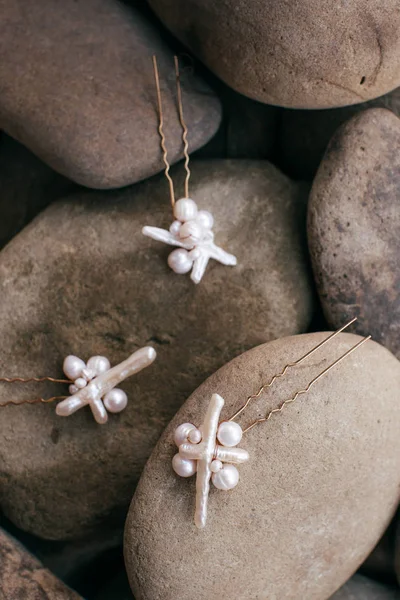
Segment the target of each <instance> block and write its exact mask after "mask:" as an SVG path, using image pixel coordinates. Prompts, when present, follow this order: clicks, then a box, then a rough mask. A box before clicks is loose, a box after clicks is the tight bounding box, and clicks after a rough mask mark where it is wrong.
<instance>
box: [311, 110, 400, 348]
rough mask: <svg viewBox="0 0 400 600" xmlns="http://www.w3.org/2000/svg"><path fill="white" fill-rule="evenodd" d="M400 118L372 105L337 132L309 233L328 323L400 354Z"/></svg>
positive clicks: (314, 194) (315, 192) (314, 198)
mask: <svg viewBox="0 0 400 600" xmlns="http://www.w3.org/2000/svg"><path fill="white" fill-rule="evenodd" d="M399 178H400V120H399V119H398V118H397V117H396V116H395V115H394V114H393V113H391V112H390V111H388V110H385V109H378V108H377V109H371V110H368V111H366V112H363V113H361V114H360V115H357V116H356V117H354V118H353V119H351V120H350V121H349V122H348V123H346V124H345V125H344V126H343V127H342V128H341V129H340V130H339V131H338V133H337V134H336V136H335V137H334V138H333V139H332V141H331V143H330V145H329V148H328V150H327V153H326V155H325V158H324V160H323V162H322V164H321V166H320V168H319V170H318V173H317V176H316V178H315V180H314V184H313V187H312V191H311V195H310V202H309V213H308V238H309V247H310V252H311V258H312V262H313V267H314V275H315V279H316V282H317V288H318V292H319V295H320V298H321V301H322V305H323V309H324V312H325V316H326V318H327V320H328V323H329V324H330V325H331V326H332V327H333V328H336V326H337V325H339V324H341V323H343V322H345V321H346V320H349V319H350V318H351V317H354V316H357V317H358V322H357V324H356V325H355V327H354V330H355V331H357V332H358V333H366V332H368V333H371V334H372V336H373V338H374V339H375V340H377V341H379V342H380V343H382V344H383V345H385V346H387V347H388V348H389V350H391V351H392V352H393V353H395V354H397V355H398V356H400V287H399V286H400V262H399V256H400V236H399V232H400V201H399V195H398V181H399Z"/></svg>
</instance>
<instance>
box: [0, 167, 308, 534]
mask: <svg viewBox="0 0 400 600" xmlns="http://www.w3.org/2000/svg"><path fill="white" fill-rule="evenodd" d="M172 174H173V177H174V179H175V180H176V184H177V190H182V178H181V179H180V181H178V179H177V171H176V169H175V170H173V171H172ZM180 175H182V172H180ZM191 182H192V183H191V195H192V196H193V198H195V200H196V201H197V202H198V204H199V206H200V207H201V208H204V209H210V210H211V211H212V212H213V214H214V217H215V221H216V224H215V234H216V242H217V243H218V244H219V245H221V246H222V247H224V248H226V249H227V250H228V251H229V252H232V253H233V254H235V255H236V256H237V257H238V261H239V265H238V266H237V267H235V268H231V267H225V266H223V265H220V264H218V263H216V262H215V261H212V262H210V264H209V266H208V268H207V272H206V274H205V276H204V278H203V280H202V282H201V283H200V284H199V285H198V286H195V285H194V284H193V283H192V281H191V280H190V278H189V276H179V275H176V274H174V273H173V272H172V271H170V269H169V268H168V266H167V256H168V253H169V252H170V250H171V249H170V248H168V247H167V246H165V245H164V244H161V243H158V242H155V241H153V240H151V239H149V238H146V237H144V236H143V235H142V233H141V229H142V227H143V226H144V225H157V226H160V227H168V226H169V224H170V223H171V220H172V218H171V209H170V206H169V198H168V185H167V182H166V180H165V178H164V177H158V178H154V179H153V180H151V181H148V182H144V183H142V184H140V185H137V186H134V187H131V188H128V189H126V190H122V191H120V192H114V193H107V192H97V193H94V192H93V193H83V194H81V195H75V196H70V197H69V198H66V199H65V200H63V201H61V202H59V203H56V204H54V205H52V206H51V207H49V208H48V209H46V211H44V212H43V213H42V214H41V215H40V216H39V217H38V218H36V220H35V221H34V222H33V223H32V224H31V225H30V226H28V227H27V228H26V229H25V230H23V232H22V233H21V234H20V235H19V236H17V237H16V238H14V240H13V241H12V242H11V243H10V244H9V245H8V246H7V247H6V248H5V249H4V250H3V252H2V253H1V254H0V289H1V295H2V300H1V308H0V335H1V339H2V343H1V345H0V366H1V372H0V375H8V376H12V375H19V376H29V375H38V374H39V375H40V374H44V375H53V376H57V375H60V374H61V366H62V361H63V359H64V357H65V356H66V355H68V354H71V353H73V354H76V355H78V356H80V357H82V358H84V359H87V358H88V357H89V356H92V355H93V354H103V355H106V356H108V358H109V359H110V360H111V363H112V364H115V363H116V362H119V361H120V360H122V359H123V358H125V357H126V356H127V355H129V354H131V353H132V352H133V351H134V350H135V349H136V348H138V347H140V346H144V345H146V344H153V345H154V346H155V347H156V348H157V351H158V359H157V360H156V362H155V363H154V364H153V365H152V366H151V367H149V368H148V369H147V370H145V371H143V372H141V373H140V374H138V375H137V376H134V377H132V378H131V379H129V380H127V381H126V384H124V388H125V390H126V391H127V393H128V396H129V398H130V402H129V405H128V408H127V409H126V410H125V411H124V412H123V413H121V414H120V415H112V416H111V417H110V419H109V422H108V424H107V425H105V426H100V425H97V424H96V423H95V422H94V421H93V417H92V415H91V413H90V410H86V409H83V410H80V411H79V412H78V413H76V414H75V415H73V416H71V417H68V418H61V417H57V416H56V415H55V407H54V406H51V405H46V406H44V405H42V406H23V407H14V406H11V407H7V408H3V409H1V419H0V465H1V468H0V502H1V507H2V509H3V511H4V513H5V514H6V515H7V516H8V517H9V518H10V519H11V520H12V521H13V522H15V523H16V524H17V525H18V526H19V527H21V528H22V529H25V530H27V531H30V532H33V533H35V534H37V535H39V536H42V537H45V538H50V539H67V538H78V537H79V538H80V537H83V536H85V535H89V534H90V533H92V532H93V531H94V530H95V531H97V529H98V528H100V527H101V528H102V530H105V529H106V528H107V527H110V528H112V527H114V528H116V527H118V526H122V522H123V520H124V518H125V515H126V510H127V507H128V505H129V502H130V500H131V498H132V493H133V491H134V488H135V484H136V482H137V480H138V477H139V475H140V473H141V470H142V467H143V465H144V464H145V462H146V460H147V458H148V456H149V454H150V452H151V450H152V448H153V447H154V444H155V443H156V441H157V439H158V437H159V435H160V434H161V432H162V431H163V429H164V427H165V425H166V424H167V423H168V422H169V420H170V419H171V418H172V416H173V415H174V414H175V412H176V410H177V409H178V408H179V407H180V406H181V404H182V402H183V401H184V399H185V398H186V397H187V396H188V395H189V394H190V393H191V392H192V391H193V390H194V389H195V388H196V386H197V385H199V384H200V383H201V382H202V381H203V380H204V378H205V377H207V376H208V375H210V373H212V372H213V371H215V369H217V368H218V367H220V366H221V365H223V364H224V363H225V362H226V361H227V360H230V359H231V358H233V357H234V356H236V355H238V354H240V353H241V352H243V351H244V350H247V349H248V348H250V347H253V346H254V345H257V344H259V343H262V342H264V341H266V340H271V339H274V338H276V337H279V336H282V335H289V334H291V333H298V332H301V331H305V330H306V329H307V327H308V325H309V322H310V318H311V315H312V312H313V305H314V297H313V291H312V285H311V280H310V274H309V270H308V258H307V255H306V247H305V246H306V245H305V239H304V232H303V230H304V229H305V194H304V190H301V189H300V188H299V186H297V185H294V184H293V183H292V182H290V181H289V180H288V179H287V178H286V177H285V176H283V175H282V174H281V173H280V172H279V171H278V170H277V169H275V168H274V167H273V166H271V165H270V164H269V163H267V162H264V161H239V160H238V161H204V162H198V163H196V162H194V161H193V163H192V178H191ZM64 389H65V388H63V387H61V389H60V388H57V390H55V388H54V387H51V388H49V387H48V386H43V387H42V388H40V393H42V394H43V395H44V396H48V395H53V393H55V392H56V391H57V393H64ZM38 393H39V388H37V387H32V388H29V389H27V388H19V387H18V386H13V387H12V388H10V387H7V385H4V384H3V385H1V386H0V403H1V402H5V401H7V400H8V399H10V397H12V398H13V399H14V400H21V399H23V398H25V399H26V398H31V397H32V396H33V395H34V396H35V397H36V395H37V394H38ZM100 524H101V525H100Z"/></svg>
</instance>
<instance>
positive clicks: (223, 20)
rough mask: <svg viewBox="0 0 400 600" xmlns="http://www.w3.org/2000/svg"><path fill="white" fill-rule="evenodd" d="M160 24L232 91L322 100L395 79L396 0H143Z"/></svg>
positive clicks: (351, 99) (399, 20)
mask: <svg viewBox="0 0 400 600" xmlns="http://www.w3.org/2000/svg"><path fill="white" fill-rule="evenodd" d="M150 5H151V6H152V8H153V9H154V10H155V11H156V13H157V15H158V16H159V17H160V18H161V20H162V21H163V22H164V23H165V25H166V26H167V27H168V28H169V29H170V30H171V31H172V32H173V33H174V34H175V35H176V36H177V37H178V38H179V39H180V40H181V41H182V42H183V43H184V44H185V45H186V46H188V47H189V48H190V49H191V50H192V51H193V53H194V54H196V55H197V56H198V57H199V58H200V59H201V60H202V61H203V62H204V63H205V64H206V65H207V66H208V67H209V68H210V69H211V70H212V71H214V72H215V73H216V74H217V75H218V76H219V77H220V78H221V79H223V80H224V81H225V82H226V83H227V84H228V85H230V86H231V87H233V88H234V89H236V90H237V91H239V92H241V93H243V94H246V95H247V96H250V97H251V98H254V99H256V100H261V101H263V102H267V103H269V104H277V105H280V106H288V107H292V108H293V107H295V108H329V107H333V106H345V105H347V104H356V103H359V102H363V101H366V100H369V99H371V98H376V97H377V96H381V95H382V94H385V93H386V92H388V91H390V90H392V89H394V88H395V87H397V86H398V85H399V84H400V73H399V68H398V55H399V51H400V38H399V36H398V29H399V26H400V13H399V10H398V3H397V1H396V0H386V1H385V2H381V1H380V0H369V1H368V4H367V6H366V4H365V2H364V0H353V2H342V3H341V5H340V10H338V6H337V4H335V3H332V2H331V1H330V0H298V1H297V2H295V3H294V2H292V1H291V0H248V1H247V2H245V3H243V2H242V3H240V4H238V2H237V0H225V1H224V2H215V0H192V1H191V2H190V8H189V6H188V4H187V2H185V1H184V0H150Z"/></svg>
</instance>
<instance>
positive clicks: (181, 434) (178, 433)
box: [174, 423, 197, 448]
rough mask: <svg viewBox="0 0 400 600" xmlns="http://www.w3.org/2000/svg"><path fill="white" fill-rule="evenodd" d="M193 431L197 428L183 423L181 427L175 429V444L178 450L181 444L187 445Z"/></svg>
mask: <svg viewBox="0 0 400 600" xmlns="http://www.w3.org/2000/svg"><path fill="white" fill-rule="evenodd" d="M193 429H197V428H196V427H195V426H194V425H192V424H191V423H182V425H179V427H177V428H176V429H175V433H174V442H175V444H176V445H177V446H178V448H179V446H180V445H181V444H185V443H186V442H187V441H188V438H189V433H190V432H191V431H192V430H193Z"/></svg>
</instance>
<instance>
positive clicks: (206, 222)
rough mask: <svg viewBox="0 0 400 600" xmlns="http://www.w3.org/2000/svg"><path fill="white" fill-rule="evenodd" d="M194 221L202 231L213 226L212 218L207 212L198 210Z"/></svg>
mask: <svg viewBox="0 0 400 600" xmlns="http://www.w3.org/2000/svg"><path fill="white" fill-rule="evenodd" d="M196 221H197V222H198V223H200V225H201V226H202V227H204V229H212V228H213V225H214V217H213V216H212V214H211V213H210V212H208V210H199V212H198V213H197V217H196Z"/></svg>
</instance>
